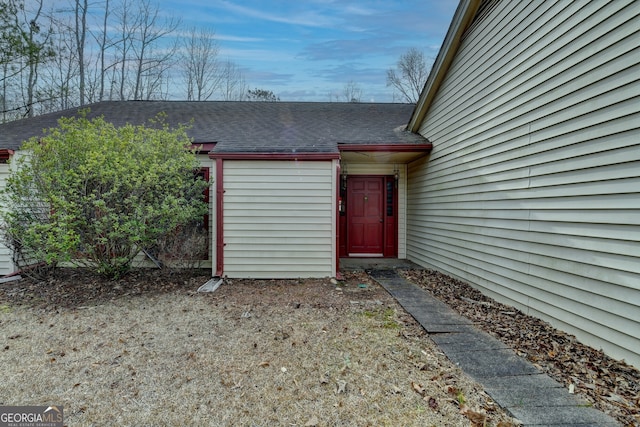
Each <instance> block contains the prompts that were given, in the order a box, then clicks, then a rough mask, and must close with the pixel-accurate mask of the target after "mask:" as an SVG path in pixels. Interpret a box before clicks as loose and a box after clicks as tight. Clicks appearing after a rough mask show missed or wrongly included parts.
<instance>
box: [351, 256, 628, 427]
mask: <svg viewBox="0 0 640 427" xmlns="http://www.w3.org/2000/svg"><path fill="white" fill-rule="evenodd" d="M342 267H343V268H345V269H349V266H348V265H347V266H345V265H343V266H342ZM352 267H353V266H352ZM371 267H373V268H372V269H366V271H367V273H368V274H369V276H371V278H372V279H374V280H375V281H376V282H378V283H380V285H382V286H383V287H384V288H385V289H386V290H387V291H388V292H389V293H390V294H391V295H392V296H393V297H394V298H395V299H396V300H397V301H398V302H399V303H400V305H402V307H403V308H404V309H405V310H406V311H407V312H408V313H409V314H411V315H412V316H413V317H414V318H415V319H416V320H417V321H418V322H419V323H420V324H421V325H422V326H423V327H424V329H425V330H426V331H427V332H428V333H429V336H430V338H431V339H432V340H433V341H435V343H436V344H438V346H439V347H440V348H441V349H442V351H443V352H444V353H445V354H446V355H447V357H448V358H449V359H450V360H451V361H453V362H454V363H455V364H456V365H458V366H459V367H460V368H461V369H462V370H463V371H464V372H466V373H467V374H468V375H469V376H471V377H472V378H473V379H474V380H476V381H477V382H479V383H480V384H482V385H483V387H484V390H485V391H486V392H487V393H488V394H489V395H490V396H491V398H493V399H494V400H495V402H496V403H497V404H498V405H500V406H501V407H502V408H504V409H505V410H506V411H507V412H508V413H510V415H511V416H513V417H514V418H516V419H518V420H520V421H521V422H522V423H523V424H524V425H525V426H565V427H569V426H571V427H577V426H581V427H587V426H589V427H591V426H593V427H608V426H620V424H619V423H618V422H617V421H616V420H614V419H613V418H611V417H609V416H608V415H605V414H604V413H603V412H600V411H598V410H596V409H594V408H591V407H589V403H588V402H587V401H586V400H583V399H581V398H580V397H578V396H576V395H573V394H569V391H568V390H567V389H565V388H564V387H563V386H562V385H561V384H560V383H558V382H556V381H555V380H553V379H552V378H550V377H549V376H547V375H546V374H543V373H541V372H540V371H539V370H537V369H536V368H535V367H534V366H533V365H532V364H531V363H529V362H528V361H527V360H525V359H524V358H521V357H519V356H518V355H517V354H516V353H515V352H514V351H513V350H512V349H510V348H509V347H508V346H507V345H506V344H504V343H502V342H501V341H499V340H497V339H495V338H493V337H492V336H490V335H489V334H487V333H485V332H483V331H480V330H479V329H477V328H476V327H474V326H473V324H472V323H471V322H470V321H469V320H468V319H466V318H464V317H462V316H460V315H459V314H457V313H456V312H455V311H454V310H453V309H452V308H450V307H449V306H448V305H447V304H445V303H443V302H441V301H439V300H437V299H435V298H434V297H432V296H431V295H430V294H429V293H428V292H426V291H425V290H424V289H422V288H420V287H419V286H417V285H414V284H412V283H410V282H407V281H406V280H404V279H403V278H401V277H400V276H399V275H398V273H397V271H396V268H397V266H396V265H394V264H393V263H391V265H380V264H378V265H374V264H371ZM403 267H405V266H403ZM354 268H355V269H358V268H357V267H354ZM400 268H402V267H400Z"/></svg>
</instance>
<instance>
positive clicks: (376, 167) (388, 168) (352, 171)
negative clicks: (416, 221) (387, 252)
mask: <svg viewBox="0 0 640 427" xmlns="http://www.w3.org/2000/svg"><path fill="white" fill-rule="evenodd" d="M343 167H345V168H346V171H347V173H348V174H349V175H393V174H394V173H395V171H396V168H397V170H398V258H399V259H405V258H406V257H407V228H406V225H407V186H406V184H407V179H406V177H407V174H406V171H407V167H406V165H402V164H399V165H394V164H379V163H346V164H345V165H344V166H343Z"/></svg>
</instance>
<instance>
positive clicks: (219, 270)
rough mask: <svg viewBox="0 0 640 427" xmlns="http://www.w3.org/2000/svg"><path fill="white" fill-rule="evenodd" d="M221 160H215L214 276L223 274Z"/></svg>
mask: <svg viewBox="0 0 640 427" xmlns="http://www.w3.org/2000/svg"><path fill="white" fill-rule="evenodd" d="M223 167H224V165H223V162H222V159H217V160H216V180H215V186H216V259H215V263H216V265H215V274H214V275H215V276H218V277H222V274H223V273H224V206H223V203H224V185H223V184H224V172H223Z"/></svg>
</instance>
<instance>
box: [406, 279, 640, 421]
mask: <svg viewBox="0 0 640 427" xmlns="http://www.w3.org/2000/svg"><path fill="white" fill-rule="evenodd" d="M402 274H404V276H405V278H406V279H407V280H410V281H411V282H413V283H415V284H417V285H420V286H421V287H423V288H424V289H426V290H427V291H429V292H430V293H431V294H432V295H433V296H435V297H436V298H438V299H440V300H441V301H443V302H445V303H447V304H448V305H449V306H450V307H452V308H453V309H454V310H456V311H457V312H458V313H460V314H461V315H463V316H465V317H467V318H469V319H470V320H471V321H472V322H473V323H474V324H475V325H476V326H478V327H479V328H480V329H482V330H484V331H486V332H487V333H489V334H491V335H493V336H494V337H496V338H498V339H500V340H502V341H503V342H504V343H506V344H508V345H509V346H510V347H512V348H513V349H514V350H515V351H516V352H517V353H518V354H520V355H521V356H523V357H526V358H527V359H528V360H529V361H531V362H532V363H533V364H534V365H535V366H537V367H538V368H539V369H540V370H541V371H543V372H545V373H547V374H548V375H549V376H551V377H553V378H555V379H556V380H557V381H559V382H561V383H562V384H564V385H565V386H566V387H567V388H568V387H569V386H570V385H571V384H573V386H574V387H575V392H576V393H579V394H581V395H583V396H584V397H585V398H586V399H588V400H589V401H590V402H592V403H593V406H594V407H596V408H598V409H600V410H601V411H603V412H605V413H607V414H609V415H611V416H612V417H614V418H616V419H617V420H618V421H620V422H621V423H622V424H623V425H624V426H638V425H640V371H639V370H638V369H636V368H634V367H633V366H630V365H628V364H626V363H625V362H623V361H618V360H615V359H613V358H611V357H609V356H607V355H605V354H604V353H603V352H602V351H600V350H595V349H594V348H592V347H589V346H587V345H584V344H582V343H580V342H579V341H578V340H577V339H576V337H575V336H573V335H570V334H567V333H564V332H562V331H560V330H558V329H555V328H553V327H552V326H551V325H549V324H548V323H547V322H544V321H542V320H540V319H538V318H536V317H533V316H529V315H526V314H524V313H522V312H521V311H519V310H517V309H515V308H513V307H511V306H507V305H504V304H500V303H498V302H496V301H494V300H493V299H491V298H489V297H487V296H485V295H483V294H482V293H481V292H480V291H478V290H476V289H474V288H472V287H471V286H470V285H468V284H467V283H464V282H462V281H460V280H456V279H453V278H451V277H449V276H446V275H444V274H442V273H439V272H437V271H433V270H410V271H405V272H403V273H402Z"/></svg>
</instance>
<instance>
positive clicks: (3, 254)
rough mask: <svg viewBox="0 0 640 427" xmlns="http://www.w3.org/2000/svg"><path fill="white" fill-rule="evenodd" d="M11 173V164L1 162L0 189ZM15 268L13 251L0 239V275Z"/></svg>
mask: <svg viewBox="0 0 640 427" xmlns="http://www.w3.org/2000/svg"><path fill="white" fill-rule="evenodd" d="M9 173H10V166H9V164H0V191H3V190H4V189H5V187H6V183H7V177H8V176H9ZM2 208H4V207H2ZM14 269H15V268H14V265H13V261H12V259H11V251H10V250H9V248H7V247H6V246H5V245H4V244H3V243H2V240H1V239H0V276H4V275H7V274H10V273H13V271H14Z"/></svg>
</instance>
